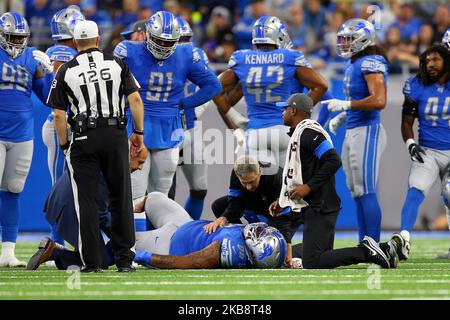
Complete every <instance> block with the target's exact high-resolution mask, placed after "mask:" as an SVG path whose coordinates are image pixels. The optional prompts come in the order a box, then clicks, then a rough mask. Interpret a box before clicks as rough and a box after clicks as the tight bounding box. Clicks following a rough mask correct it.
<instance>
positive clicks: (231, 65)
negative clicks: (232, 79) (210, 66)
mask: <svg viewBox="0 0 450 320" xmlns="http://www.w3.org/2000/svg"><path fill="white" fill-rule="evenodd" d="M240 52H241V51H235V52H233V54H232V55H231V57H230V60H228V68H230V69H231V68H234V67H235V66H237V65H238V64H239V57H240Z"/></svg>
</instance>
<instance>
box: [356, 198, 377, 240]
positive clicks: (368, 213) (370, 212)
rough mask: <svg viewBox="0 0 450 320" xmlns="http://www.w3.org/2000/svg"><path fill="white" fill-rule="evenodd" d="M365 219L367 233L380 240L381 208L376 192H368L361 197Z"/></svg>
mask: <svg viewBox="0 0 450 320" xmlns="http://www.w3.org/2000/svg"><path fill="white" fill-rule="evenodd" d="M359 201H360V202H361V207H362V211H363V213H364V221H365V225H366V235H368V236H369V237H371V238H373V239H374V240H375V241H376V242H379V241H380V233H381V208H380V204H379V203H378V198H377V194H376V193H368V194H365V195H362V196H361V197H359Z"/></svg>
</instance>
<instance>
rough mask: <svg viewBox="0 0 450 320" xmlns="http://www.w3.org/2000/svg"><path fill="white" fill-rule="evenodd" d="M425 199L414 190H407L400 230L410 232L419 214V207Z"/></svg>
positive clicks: (417, 190) (420, 193) (420, 192)
mask: <svg viewBox="0 0 450 320" xmlns="http://www.w3.org/2000/svg"><path fill="white" fill-rule="evenodd" d="M424 199H425V195H424V194H423V193H422V191H420V190H419V189H416V188H409V189H408V193H407V194H406V199H405V203H404V204H403V209H402V223H401V228H400V229H401V230H407V231H408V232H411V230H412V229H413V228H414V224H415V223H416V219H417V214H418V213H419V207H420V205H421V204H422V202H423V200H424Z"/></svg>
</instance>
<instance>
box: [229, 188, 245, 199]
mask: <svg viewBox="0 0 450 320" xmlns="http://www.w3.org/2000/svg"><path fill="white" fill-rule="evenodd" d="M228 196H230V197H243V196H244V192H243V191H242V190H239V189H229V190H228Z"/></svg>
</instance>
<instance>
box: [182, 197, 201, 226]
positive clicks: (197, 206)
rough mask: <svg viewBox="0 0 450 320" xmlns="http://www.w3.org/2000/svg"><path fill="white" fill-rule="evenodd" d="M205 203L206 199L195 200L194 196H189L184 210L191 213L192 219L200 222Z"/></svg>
mask: <svg viewBox="0 0 450 320" xmlns="http://www.w3.org/2000/svg"><path fill="white" fill-rule="evenodd" d="M204 203H205V200H204V199H194V198H192V196H189V197H188V198H187V200H186V203H185V204H184V209H185V210H186V211H187V212H188V213H189V215H190V216H191V217H192V219H194V220H198V219H200V216H201V215H202V212H203V204H204Z"/></svg>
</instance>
